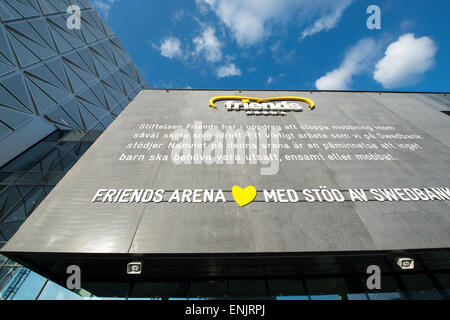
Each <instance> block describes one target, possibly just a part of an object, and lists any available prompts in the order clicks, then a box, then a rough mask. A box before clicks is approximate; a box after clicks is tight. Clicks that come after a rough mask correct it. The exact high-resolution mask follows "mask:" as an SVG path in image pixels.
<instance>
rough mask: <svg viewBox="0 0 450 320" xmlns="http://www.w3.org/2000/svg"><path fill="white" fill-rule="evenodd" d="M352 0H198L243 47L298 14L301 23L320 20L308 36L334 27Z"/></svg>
mask: <svg viewBox="0 0 450 320" xmlns="http://www.w3.org/2000/svg"><path fill="white" fill-rule="evenodd" d="M351 2H352V0H333V1H329V0H315V1H310V0H196V3H197V8H198V10H199V11H200V12H201V13H203V14H205V13H206V12H207V8H210V9H211V10H212V11H214V12H215V14H216V15H217V16H218V17H219V19H221V21H222V22H223V23H224V24H225V25H226V26H227V28H228V29H230V30H231V33H232V35H233V37H234V38H235V39H236V41H237V42H238V44H239V45H240V46H249V45H253V44H255V43H257V42H259V41H261V40H262V39H264V38H265V37H266V36H268V35H270V34H271V32H272V29H273V27H274V26H275V25H280V24H284V23H286V22H288V21H289V20H291V19H292V18H293V17H296V19H297V21H298V22H299V23H303V22H308V20H310V21H314V20H315V19H316V20H317V21H316V22H315V24H314V25H313V26H312V27H308V28H307V30H309V31H308V32H307V35H311V34H313V33H317V32H320V31H322V30H330V29H332V28H334V27H335V26H336V25H337V23H338V21H339V19H340V17H341V16H342V13H343V11H344V10H345V8H347V7H348V6H349V5H350V3H351Z"/></svg>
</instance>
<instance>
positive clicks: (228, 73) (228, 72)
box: [217, 63, 242, 78]
mask: <svg viewBox="0 0 450 320" xmlns="http://www.w3.org/2000/svg"><path fill="white" fill-rule="evenodd" d="M241 74H242V72H241V70H240V69H239V68H237V67H236V65H235V64H234V63H229V64H226V65H223V66H222V67H220V68H219V69H217V77H218V78H225V77H233V76H240V75H241Z"/></svg>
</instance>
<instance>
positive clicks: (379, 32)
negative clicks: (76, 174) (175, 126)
mask: <svg viewBox="0 0 450 320" xmlns="http://www.w3.org/2000/svg"><path fill="white" fill-rule="evenodd" d="M91 2H92V3H93V4H94V5H95V6H96V7H97V8H98V9H99V11H100V13H101V15H102V16H103V17H104V18H105V19H106V20H107V22H108V23H109V24H110V26H111V27H112V28H113V30H114V31H115V32H116V34H117V35H118V37H119V38H120V39H121V41H122V42H123V44H124V46H125V48H126V49H127V50H128V52H129V53H130V55H131V56H132V58H133V60H134V61H135V63H136V64H137V66H138V67H139V68H140V70H141V71H142V73H143V74H144V75H145V77H146V78H147V81H148V82H149V84H150V86H151V87H154V88H246V89H307V90H308V89H344V90H345V89H347V90H392V91H432V92H441V91H446V92H448V91H449V89H450V76H449V74H450V41H449V30H450V19H449V18H448V17H449V14H450V1H446V0H428V1H422V0H396V1H394V0H392V1H389V0H387V1H366V0H353V1H352V0H333V1H329V0H190V1H174V0H166V1H148V0H92V1H91ZM370 5H377V6H378V7H379V8H380V9H381V29H368V28H367V25H366V21H367V19H368V18H369V17H370V16H371V14H368V13H366V10H367V8H368V7H369V6H370Z"/></svg>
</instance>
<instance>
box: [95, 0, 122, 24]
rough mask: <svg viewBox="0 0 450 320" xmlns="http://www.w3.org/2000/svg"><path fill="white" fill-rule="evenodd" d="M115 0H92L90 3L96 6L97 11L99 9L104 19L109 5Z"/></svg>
mask: <svg viewBox="0 0 450 320" xmlns="http://www.w3.org/2000/svg"><path fill="white" fill-rule="evenodd" d="M116 1H118V0H94V1H92V4H93V5H94V7H96V8H97V10H98V11H100V13H101V14H103V17H104V18H105V19H108V15H109V11H110V10H111V5H113V4H114V2H116Z"/></svg>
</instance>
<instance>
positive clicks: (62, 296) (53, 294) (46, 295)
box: [38, 281, 84, 300]
mask: <svg viewBox="0 0 450 320" xmlns="http://www.w3.org/2000/svg"><path fill="white" fill-rule="evenodd" d="M38 300H84V298H83V297H81V296H80V295H78V294H76V293H75V292H72V291H70V290H68V289H66V288H64V287H61V286H60V285H58V284H56V283H54V282H51V281H49V282H48V283H47V284H46V285H45V288H44V289H43V290H42V293H41V294H40V295H39V298H38Z"/></svg>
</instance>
